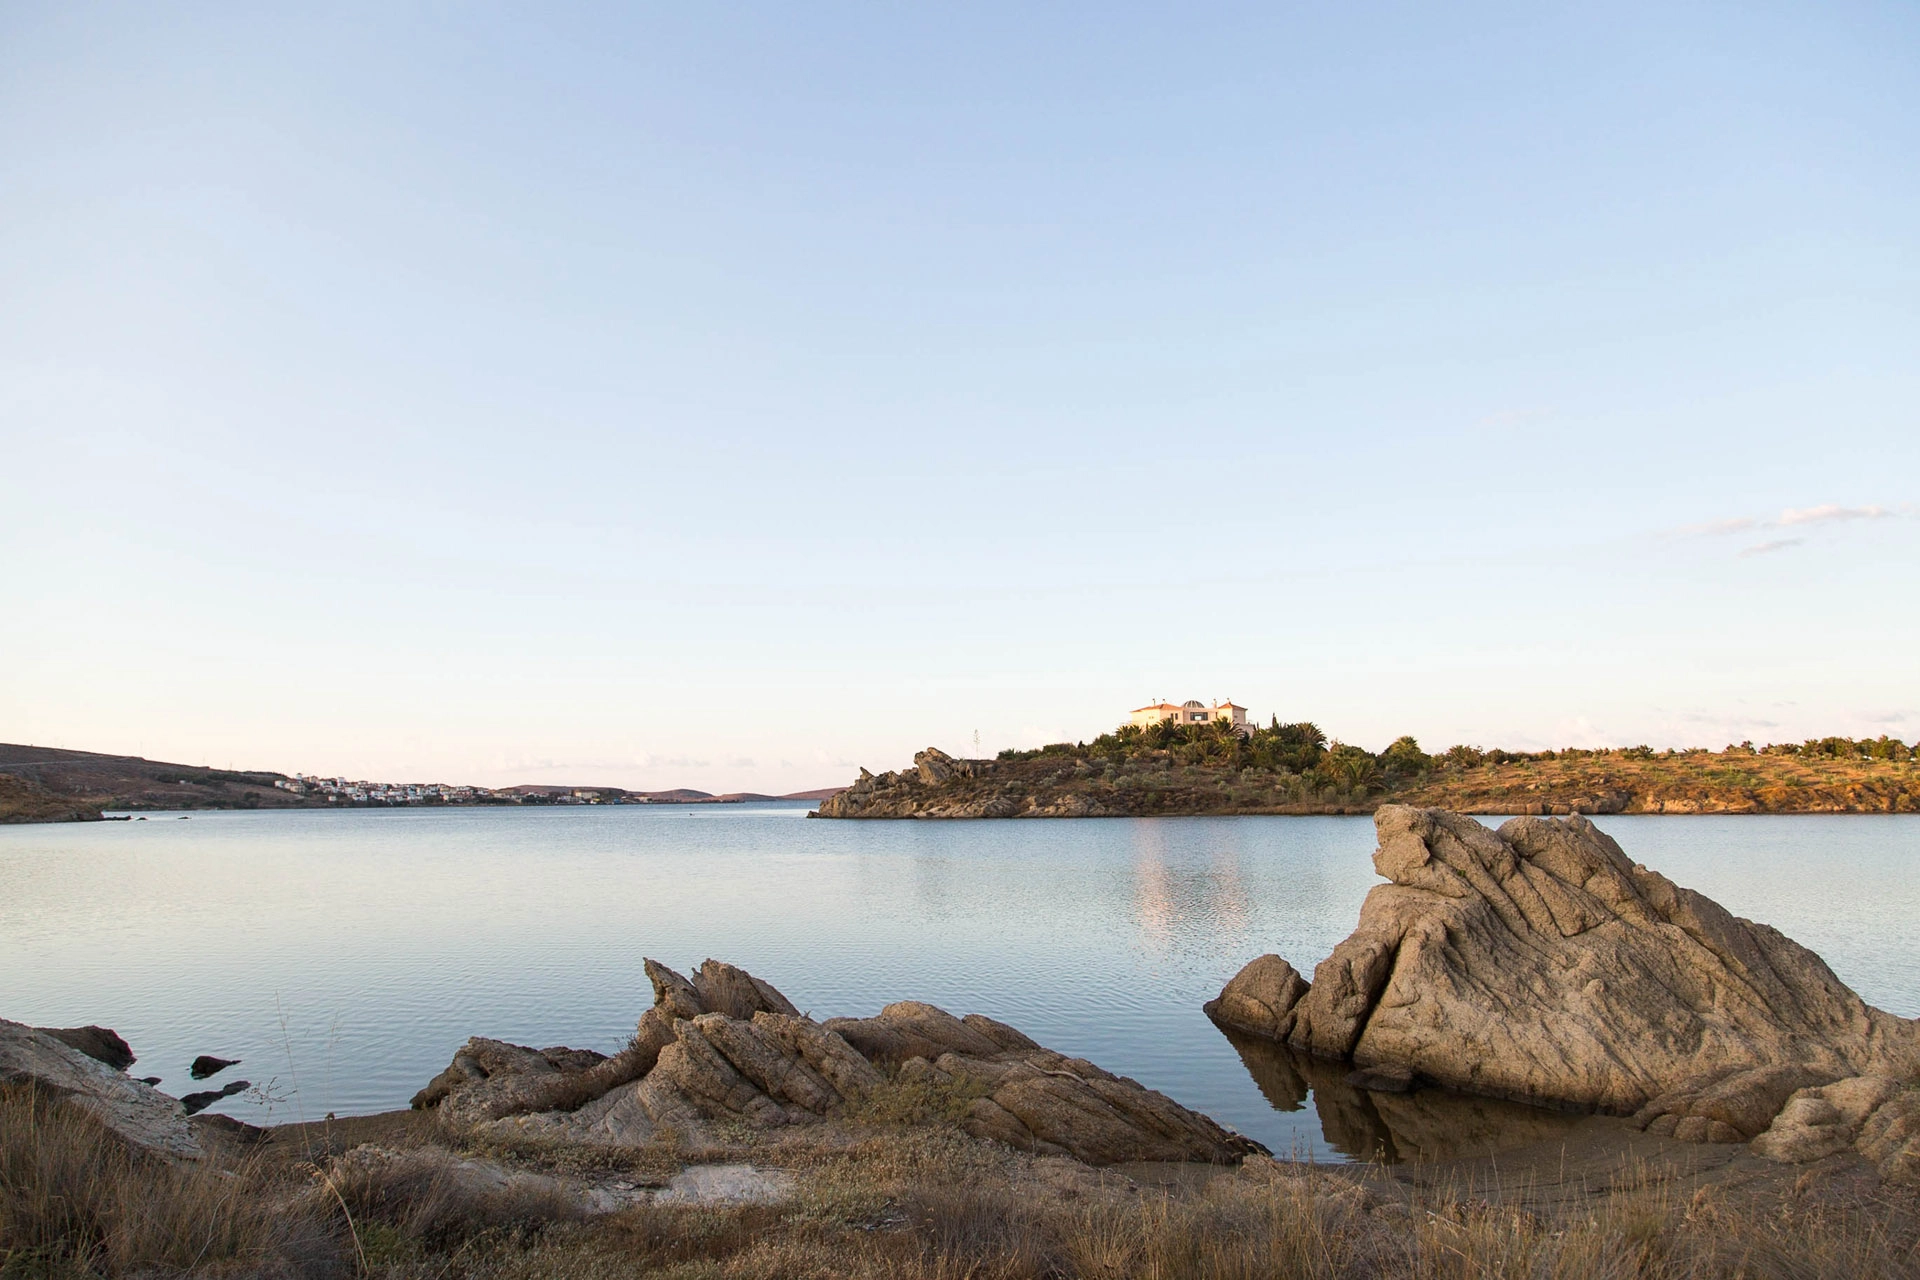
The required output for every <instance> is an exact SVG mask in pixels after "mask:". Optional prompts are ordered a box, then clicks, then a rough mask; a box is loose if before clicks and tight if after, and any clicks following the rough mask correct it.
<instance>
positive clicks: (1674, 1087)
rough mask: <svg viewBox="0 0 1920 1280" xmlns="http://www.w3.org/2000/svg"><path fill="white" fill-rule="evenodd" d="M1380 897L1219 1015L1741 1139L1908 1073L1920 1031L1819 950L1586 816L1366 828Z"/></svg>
mask: <svg viewBox="0 0 1920 1280" xmlns="http://www.w3.org/2000/svg"><path fill="white" fill-rule="evenodd" d="M1374 822H1375V827H1376V830H1377V831H1378V834H1379V840H1380V845H1379V849H1378V850H1377V851H1376V852H1375V854H1374V859H1373V861H1374V867H1375V869H1376V870H1377V871H1378V872H1379V873H1380V874H1381V875H1382V876H1384V877H1386V878H1387V880H1389V881H1390V882H1391V883H1388V884H1384V885H1378V886H1376V887H1375V888H1374V889H1373V890H1372V891H1371V892H1370V893H1369V894H1368V895H1367V899H1366V903H1365V905H1364V906H1363V907H1362V908H1361V911H1360V920H1359V924H1358V927H1357V928H1355V930H1354V931H1353V933H1352V934H1351V935H1350V936H1349V937H1347V938H1346V939H1345V940H1344V941H1343V942H1341V943H1340V944H1339V945H1338V946H1336V947H1335V948H1334V949H1333V953H1332V954H1331V955H1330V956H1328V958H1327V959H1326V960H1325V961H1323V962H1322V963H1321V964H1320V965H1319V967H1318V968H1317V969H1316V970H1315V971H1314V976H1313V981H1312V983H1311V984H1307V983H1302V982H1300V981H1299V979H1298V975H1296V974H1293V973H1292V970H1291V967H1290V966H1286V964H1285V962H1284V961H1281V960H1280V959H1279V957H1277V956H1263V957H1261V958H1260V959H1258V960H1255V961H1254V962H1253V963H1252V964H1250V965H1248V966H1247V967H1246V968H1245V969H1243V970H1242V971H1241V973H1240V974H1239V975H1237V976H1236V977H1235V978H1234V979H1233V980H1232V981H1230V982H1229V983H1228V984H1227V986H1226V988H1225V989H1224V990H1223V991H1222V992H1221V994H1220V997H1219V998H1218V999H1217V1000H1215V1001H1211V1002H1209V1004H1208V1006H1207V1008H1208V1012H1209V1013H1211V1014H1212V1015H1213V1016H1214V1017H1215V1018H1216V1019H1217V1020H1218V1021H1220V1022H1222V1023H1225V1024H1226V1025H1229V1026H1232V1027H1234V1028H1236V1029H1238V1030H1243V1031H1248V1032H1252V1033H1255V1034H1259V1035H1264V1036H1268V1037H1270V1038H1273V1039H1280V1040H1284V1041H1286V1042H1287V1043H1289V1044H1291V1045H1293V1046H1296V1047H1298V1048H1302V1049H1305V1050H1308V1051H1310V1052H1312V1053H1315V1054H1319V1055H1323V1056H1328V1057H1342V1058H1351V1059H1353V1060H1354V1061H1355V1062H1356V1063H1357V1064H1358V1065H1360V1066H1362V1067H1368V1066H1393V1067H1398V1068H1403V1069H1405V1070H1407V1071H1410V1072H1413V1073H1416V1074H1417V1075H1418V1076H1419V1077H1420V1078H1422V1079H1424V1080H1427V1081H1431V1082H1433V1083H1437V1084H1443V1085H1448V1086H1451V1087H1453V1088H1456V1089H1461V1090H1466V1091H1469V1092H1479V1093H1487V1094H1492V1095H1496V1096H1501V1097H1508V1098H1515V1099H1519V1100H1523V1101H1534V1102H1544V1103H1553V1104H1561V1105H1568V1104H1570V1105H1573V1106H1578V1107H1581V1108H1587V1109H1591V1110H1596V1111H1604V1112H1613V1113H1617V1114H1622V1115H1633V1116H1634V1117H1635V1119H1636V1121H1637V1122H1638V1123H1639V1124H1640V1125H1641V1126H1642V1127H1645V1128H1648V1129H1650V1130H1652V1131H1654V1132H1662V1133H1670V1134H1672V1135H1673V1136H1675V1137H1678V1138H1682V1139H1687V1140H1691V1141H1720V1142H1737V1141H1746V1140H1748V1139H1750V1138H1752V1137H1754V1136H1755V1135H1756V1134H1759V1133H1761V1132H1762V1131H1764V1130H1766V1129H1767V1128H1768V1126H1769V1125H1770V1123H1771V1122H1772V1120H1773V1118H1774V1116H1775V1115H1776V1114H1777V1113H1778V1112H1779V1111H1780V1109H1781V1107H1782V1106H1783V1105H1785V1104H1786V1103H1787V1101H1788V1099H1789V1098H1790V1097H1792V1096H1793V1095H1794V1094H1795V1093H1796V1091H1799V1090H1803V1089H1807V1088H1811V1087H1816V1086H1822V1085H1826V1084H1830V1083H1832V1082H1835V1081H1839V1080H1842V1079H1846V1078H1849V1077H1856V1076H1863V1075H1869V1074H1877V1075H1885V1076H1890V1077H1895V1078H1902V1079H1904V1078H1908V1077H1910V1076H1912V1075H1913V1074H1914V1073H1915V1072H1916V1071H1920V1024H1916V1023H1915V1022H1912V1021H1910V1020H1908V1019H1905V1018H1899V1017H1895V1016H1894V1015H1893V1014H1890V1013H1886V1012H1884V1011H1883V1010H1879V1009H1875V1008H1871V1007H1870V1006H1868V1005H1867V1004H1866V1003H1865V1002H1863V1001H1862V1000H1861V999H1860V997H1859V996H1857V995H1855V994H1854V993H1853V992H1852V991H1851V990H1849V989H1848V988H1847V986H1846V985H1845V984H1844V983H1842V982H1841V981H1840V980H1839V979H1838V978H1837V977H1835V976H1834V974H1833V971H1832V970H1831V969H1829V968H1828V967H1827V965H1826V963H1825V962H1824V961H1822V960H1821V959H1820V957H1819V956H1817V955H1815V954H1814V953H1813V952H1811V951H1809V950H1807V949H1806V948H1805V947H1802V946H1800V945H1799V944H1798V943H1796V942H1794V941H1793V940H1792V939H1790V938H1787V937H1786V936H1785V935H1783V934H1781V933H1780V932H1779V931H1778V930H1775V929H1772V928H1769V927H1768V926H1766V925H1763V924H1755V923H1753V922H1752V921H1749V920H1742V919H1739V918H1737V917H1735V916H1733V915H1731V914H1730V913H1728V912H1727V911H1726V910H1725V909H1724V908H1722V907H1721V906H1720V905H1719V904H1717V903H1715V902H1713V901H1712V900H1711V899H1708V898H1706V897H1705V896H1703V895H1701V894H1698V893H1695V892H1693V891H1691V890H1688V889H1683V888H1681V887H1679V886H1678V885H1675V884H1674V883H1673V882H1672V881H1670V880H1668V879H1667V878H1666V877H1665V876H1662V875H1660V874H1659V873H1657V872H1655V871H1651V870H1649V869H1648V868H1646V867H1644V866H1640V865H1636V864H1635V863H1634V862H1633V861H1632V860H1631V859H1629V858H1628V857H1627V856H1626V854H1625V853H1623V852H1622V851H1621V849H1620V846H1619V845H1618V844H1616V843H1615V842H1614V841H1613V840H1612V839H1611V838H1610V837H1608V836H1607V835H1605V834H1604V833H1602V832H1601V831H1600V830H1599V829H1598V828H1596V827H1595V826H1594V825H1593V823H1592V822H1590V821H1588V820H1587V819H1586V818H1584V817H1571V818H1567V819H1551V818H1516V819H1513V820H1512V821H1509V822H1507V823H1506V824H1505V825H1503V826H1502V827H1501V828H1500V829H1499V830H1498V831H1497V832H1496V831H1492V830H1489V829H1488V828H1486V827H1484V826H1482V825H1481V824H1480V823H1478V822H1475V821H1474V820H1473V819H1471V818H1468V817H1463V816H1461V815H1459V814H1453V813H1447V812H1445V811H1442V810H1437V809H1413V808H1409V807H1406V806H1403V805H1388V806H1384V807H1382V808H1381V809H1380V810H1379V812H1378V813H1377V814H1376V815H1375V817H1374Z"/></svg>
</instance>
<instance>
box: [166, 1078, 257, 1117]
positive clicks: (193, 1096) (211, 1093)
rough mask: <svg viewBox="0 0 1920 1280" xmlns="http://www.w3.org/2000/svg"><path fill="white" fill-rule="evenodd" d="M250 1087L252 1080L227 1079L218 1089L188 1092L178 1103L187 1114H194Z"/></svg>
mask: <svg viewBox="0 0 1920 1280" xmlns="http://www.w3.org/2000/svg"><path fill="white" fill-rule="evenodd" d="M252 1087H253V1084H252V1082H250V1081H247V1080H229V1081H227V1083H226V1084H224V1085H222V1086H221V1087H220V1088H218V1089H208V1090H207V1091H206V1092H205V1093H190V1094H188V1095H187V1096H186V1097H184V1098H182V1099H180V1105H181V1106H182V1107H184V1108H185V1109H186V1112H187V1114H188V1115H195V1114H197V1113H199V1112H202V1111H205V1110H206V1109H207V1108H208V1107H210V1106H212V1105H213V1104H214V1103H216V1102H218V1101H220V1099H222V1098H231V1097H232V1096H233V1095H234V1094H236V1093H244V1092H246V1091H247V1090H248V1089H251V1088H252Z"/></svg>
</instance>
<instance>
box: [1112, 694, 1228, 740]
mask: <svg viewBox="0 0 1920 1280" xmlns="http://www.w3.org/2000/svg"><path fill="white" fill-rule="evenodd" d="M1169 720H1171V721H1172V722H1173V723H1175V724H1205V723H1207V722H1208V721H1209V720H1224V721H1226V722H1227V723H1228V724H1231V725H1232V726H1233V727H1234V729H1235V730H1236V731H1238V732H1240V733H1249V732H1251V730H1250V729H1249V728H1248V727H1247V709H1246V708H1245V707H1242V706H1239V705H1237V704H1235V703H1232V702H1216V703H1214V704H1213V705H1212V706H1208V705H1207V704H1206V703H1204V702H1199V701H1196V700H1195V699H1192V698H1189V699H1187V700H1186V701H1185V702H1183V703H1181V704H1180V705H1179V706H1177V707H1176V706H1174V705H1173V704H1172V703H1171V702H1153V703H1149V704H1147V705H1146V706H1144V707H1138V708H1136V709H1135V710H1134V711H1133V713H1132V714H1131V716H1129V718H1128V723H1129V724H1134V725H1138V726H1139V727H1140V728H1142V729H1146V728H1149V727H1151V726H1153V725H1156V724H1164V723H1165V722H1167V721H1169Z"/></svg>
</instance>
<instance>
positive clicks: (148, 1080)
mask: <svg viewBox="0 0 1920 1280" xmlns="http://www.w3.org/2000/svg"><path fill="white" fill-rule="evenodd" d="M135 1078H136V1079H138V1080H139V1081H140V1083H141V1084H153V1085H157V1084H159V1083H160V1077H159V1076H137V1077H135Z"/></svg>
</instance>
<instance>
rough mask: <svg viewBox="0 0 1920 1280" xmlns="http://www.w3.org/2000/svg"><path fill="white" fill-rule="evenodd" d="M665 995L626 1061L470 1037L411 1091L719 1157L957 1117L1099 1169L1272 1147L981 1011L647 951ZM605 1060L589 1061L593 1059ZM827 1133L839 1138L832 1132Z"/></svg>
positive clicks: (519, 1130) (499, 1120) (578, 1135)
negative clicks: (775, 978)
mask: <svg viewBox="0 0 1920 1280" xmlns="http://www.w3.org/2000/svg"><path fill="white" fill-rule="evenodd" d="M646 971H647V976H648V979H649V980H650V981H651V982H652V984H653V990H654V1006H653V1008H651V1009H648V1010H647V1011H646V1013H645V1014H644V1015H643V1016H642V1017H641V1019H640V1023H639V1026H638V1028H637V1029H636V1031H635V1035H634V1038H633V1040H632V1042H630V1043H629V1045H628V1046H627V1048H626V1049H624V1050H622V1052H621V1053H620V1054H618V1055H615V1056H614V1057H612V1058H601V1057H600V1056H599V1055H597V1054H596V1055H585V1056H584V1057H578V1056H576V1057H575V1058H572V1059H564V1060H563V1059H562V1058H561V1056H560V1055H562V1054H567V1053H574V1054H577V1053H578V1051H563V1050H553V1049H545V1050H534V1049H525V1048H520V1047H518V1046H514V1045H506V1044H502V1043H501V1042H499V1041H494V1040H481V1039H475V1040H470V1041H468V1042H467V1044H466V1045H465V1046H464V1047H462V1048H461V1050H460V1051H459V1052H458V1053H456V1054H455V1056H454V1062H453V1065H452V1066H451V1067H449V1068H448V1069H447V1071H445V1072H442V1073H441V1075H440V1076H439V1077H437V1078H436V1079H435V1080H434V1081H433V1083H432V1084H430V1085H429V1086H428V1087H427V1088H426V1089H423V1090H422V1091H421V1092H420V1093H419V1095H417V1096H416V1097H415V1098H414V1106H415V1107H417V1108H428V1107H432V1108H437V1109H438V1110H439V1113H440V1115H441V1116H442V1117H443V1118H444V1119H445V1120H446V1121H447V1122H448V1123H450V1124H453V1125H456V1126H467V1127H478V1128H485V1129H488V1130H490V1131H495V1132H510V1133H514V1134H519V1135H524V1136H534V1137H541V1138H546V1139H550V1140H556V1141H562V1142H587V1143H603V1144H611V1145H618V1146H637V1145H641V1144H643V1143H646V1142H649V1141H652V1140H654V1139H655V1138H657V1137H662V1136H666V1135H671V1136H672V1138H673V1140H674V1141H675V1142H676V1143H677V1144H678V1145H679V1147H680V1148H681V1149H682V1150H684V1151H688V1152H691V1153H696V1154H698V1153H719V1152H723V1151H724V1150H725V1149H726V1145H727V1144H726V1143H724V1142H723V1141H721V1140H720V1139H719V1138H718V1137H717V1136H716V1126H723V1127H724V1126H725V1125H726V1124H744V1125H747V1126H750V1127H751V1128H753V1129H758V1130H771V1129H780V1128H785V1127H788V1126H803V1125H805V1126H826V1127H828V1128H829V1129H830V1128H831V1127H832V1126H842V1127H845V1126H857V1125H860V1124H863V1123H867V1122H871V1121H877V1120H885V1121H904V1122H915V1121H929V1120H948V1121H952V1122H955V1123H957V1124H959V1125H960V1126H961V1127H962V1128H964V1129H966V1130H967V1131H968V1132H970V1133H973V1134H974V1135H976V1136H978V1137H985V1138H992V1139H995V1140H998V1141H1001V1142H1005V1143H1007V1144H1008V1145H1011V1146H1015V1147H1018V1148H1020V1149H1021V1150H1024V1151H1031V1152H1037V1153H1050V1154H1065V1155H1070V1156H1073V1157H1075V1158H1077V1159H1079V1160H1082V1161H1085V1162H1086V1163H1089V1164H1114V1163H1119V1162H1123V1161H1131V1160H1198V1161H1209V1162H1230V1161H1235V1160H1238V1159H1240V1158H1241V1157H1243V1156H1245V1155H1247V1154H1249V1153H1251V1152H1255V1151H1259V1150H1261V1149H1262V1148H1260V1147H1259V1145H1258V1144H1257V1143H1254V1142H1251V1141H1250V1140H1248V1139H1246V1138H1243V1137H1240V1136H1239V1135H1237V1134H1234V1133H1230V1132H1228V1131H1227V1130H1225V1129H1222V1128H1221V1127H1220V1126H1219V1125H1217V1124H1215V1123H1214V1122H1213V1121H1211V1120H1209V1119H1207V1118H1206V1117H1205V1116H1202V1115H1200V1114H1198V1113H1196V1112H1193V1111H1189V1110H1187V1109H1186V1108H1184V1107H1182V1106H1180V1105H1179V1104H1178V1103H1176V1102H1174V1101H1173V1100H1172V1099H1170V1098H1167V1097H1166V1096H1164V1095H1162V1094H1159V1093H1155V1092H1153V1091H1152V1090H1150V1089H1147V1088H1144V1087H1143V1086H1141V1085H1140V1084H1138V1083H1137V1082H1135V1081H1133V1080H1129V1079H1126V1078H1125V1077H1122V1076H1115V1075H1112V1074H1110V1073H1108V1072H1106V1071H1102V1070H1101V1069H1100V1068H1099V1067H1096V1066H1094V1065H1093V1064H1092V1063H1090V1062H1086V1061H1084V1060H1082V1059H1078V1058H1068V1057H1066V1056H1065V1055H1063V1054H1058V1053H1054V1052H1052V1051H1051V1050H1048V1049H1044V1048H1042V1047H1041V1046H1039V1045H1037V1044H1035V1043H1034V1042H1033V1041H1032V1040H1030V1039H1028V1038H1027V1037H1026V1036H1024V1035H1022V1034H1021V1033H1020V1032H1018V1031H1016V1030H1014V1029H1013V1028H1012V1027H1009V1026H1007V1025H1005V1024H1004V1023H1000V1022H996V1021H994V1020H993V1019H991V1018H986V1017H982V1016H980V1015H978V1014H969V1015H968V1016H967V1017H965V1018H956V1017H954V1016H953V1015H952V1014H950V1013H948V1012H947V1011H946V1010H944V1009H939V1008H936V1007H934V1006H933V1005H929V1004H921V1003H919V1002H916V1001H902V1002H900V1003H897V1004H892V1005H888V1006H887V1007H886V1008H885V1009H883V1010H881V1011H880V1013H879V1014H878V1015H877V1016H875V1017H872V1018H834V1019H830V1020H829V1021H827V1022H825V1023H820V1022H815V1021H814V1020H813V1019H811V1018H808V1017H806V1016H804V1015H802V1014H801V1013H800V1012H799V1011H798V1010H797V1009H796V1008H795V1007H794V1005H793V1003H792V1002H791V1001H789V1000H788V999H787V998H786V997H785V996H783V995H781V994H780V992H779V991H777V990H775V989H774V988H773V987H772V986H771V985H770V984H768V983H766V982H763V981H761V980H760V979H758V978H755V977H753V976H752V975H751V974H748V973H747V972H745V971H744V970H741V969H737V968H735V967H733V966H732V965H726V964H721V963H719V962H717V961H713V960H709V961H707V962H706V963H704V964H702V965H701V966H700V968H699V969H698V970H697V971H696V972H695V973H694V975H693V977H692V978H691V979H688V978H685V977H682V976H681V975H680V974H678V973H675V972H674V971H673V970H671V969H669V968H667V967H666V966H665V965H662V964H659V963H658V962H656V961H653V960H648V961H647V962H646ZM588 1059H592V1061H588ZM823 1132H824V1131H823Z"/></svg>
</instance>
